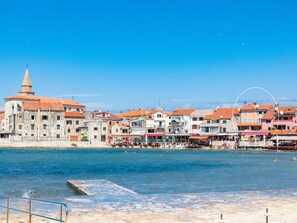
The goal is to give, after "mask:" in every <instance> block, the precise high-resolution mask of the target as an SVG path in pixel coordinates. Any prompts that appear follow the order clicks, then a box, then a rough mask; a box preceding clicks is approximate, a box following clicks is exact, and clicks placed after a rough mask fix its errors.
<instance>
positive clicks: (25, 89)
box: [20, 66, 34, 95]
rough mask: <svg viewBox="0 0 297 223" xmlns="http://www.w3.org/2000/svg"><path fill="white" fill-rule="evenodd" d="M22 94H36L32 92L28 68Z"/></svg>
mask: <svg viewBox="0 0 297 223" xmlns="http://www.w3.org/2000/svg"><path fill="white" fill-rule="evenodd" d="M20 93H21V94H24V95H34V92H33V91H32V83H31V79H30V74H29V68H28V66H27V68H26V72H25V76H24V80H23V83H22V91H21V92H20Z"/></svg>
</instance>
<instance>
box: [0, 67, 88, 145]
mask: <svg viewBox="0 0 297 223" xmlns="http://www.w3.org/2000/svg"><path fill="white" fill-rule="evenodd" d="M84 114H85V106H84V105H82V104H80V103H78V102H76V101H74V100H68V99H61V98H49V97H41V96H36V95H35V93H34V92H33V90H32V83H31V79H30V75H29V70H28V68H27V69H26V72H25V76H24V80H23V83H22V88H21V91H20V92H19V93H18V94H16V95H14V96H11V97H8V98H5V117H4V129H3V130H4V131H5V133H6V134H9V135H10V136H11V137H13V138H14V139H15V140H30V141H34V140H37V141H39V140H66V139H72V140H75V141H77V140H79V137H78V136H79V135H81V132H80V128H81V127H83V126H84V117H85V116H84Z"/></svg>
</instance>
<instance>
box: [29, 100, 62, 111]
mask: <svg viewBox="0 0 297 223" xmlns="http://www.w3.org/2000/svg"><path fill="white" fill-rule="evenodd" d="M39 109H40V110H42V111H48V110H52V111H64V106H63V104H62V103H61V102H43V101H25V102H24V111H37V110H39Z"/></svg>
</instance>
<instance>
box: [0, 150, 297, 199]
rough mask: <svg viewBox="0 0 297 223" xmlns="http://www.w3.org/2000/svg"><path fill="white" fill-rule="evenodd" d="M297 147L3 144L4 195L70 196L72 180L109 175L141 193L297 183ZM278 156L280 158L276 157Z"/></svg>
mask: <svg viewBox="0 0 297 223" xmlns="http://www.w3.org/2000/svg"><path fill="white" fill-rule="evenodd" d="M295 156H297V153H294V152H268V151H249V152H247V151H244V152H242V151H188V150H150V149H147V150H130V149H129V150H125V149H0V196H7V195H12V196H22V195H23V194H24V193H25V194H26V196H27V194H30V196H31V197H69V196H73V195H74V192H73V190H72V189H71V188H69V187H68V186H67V184H66V181H67V180H71V179H72V180H96V179H105V180H110V181H112V182H114V183H116V184H119V185H121V186H124V187H126V188H129V189H131V190H133V191H135V192H137V193H140V194H190V193H202V192H203V193H205V192H231V191H232V192H234V191H257V190H270V189H272V190H274V189H289V188H297V162H296V161H293V160H292V159H293V157H295ZM276 157H277V162H276V161H274V160H275V158H276Z"/></svg>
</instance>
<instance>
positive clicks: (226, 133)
mask: <svg viewBox="0 0 297 223" xmlns="http://www.w3.org/2000/svg"><path fill="white" fill-rule="evenodd" d="M216 135H217V136H238V135H239V133H238V132H219V133H217V134H216Z"/></svg>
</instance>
